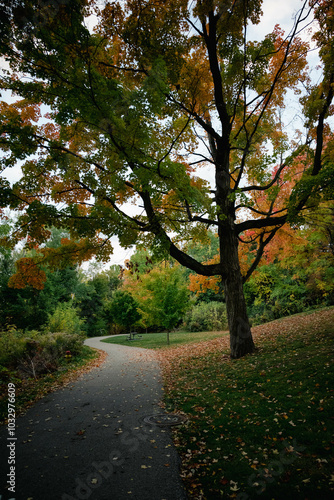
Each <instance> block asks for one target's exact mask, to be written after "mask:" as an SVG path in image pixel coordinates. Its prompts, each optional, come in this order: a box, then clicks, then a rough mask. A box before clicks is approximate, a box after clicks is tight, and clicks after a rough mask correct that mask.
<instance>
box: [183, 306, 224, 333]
mask: <svg viewBox="0 0 334 500" xmlns="http://www.w3.org/2000/svg"><path fill="white" fill-rule="evenodd" d="M185 327H186V328H187V330H190V331H191V332H205V331H209V332H212V331H215V330H218V331H220V330H227V328H228V325H227V314H226V305H225V304H224V303H222V302H202V303H201V304H197V305H195V306H194V307H193V308H192V309H191V310H190V311H189V312H188V313H187V314H186V316H185Z"/></svg>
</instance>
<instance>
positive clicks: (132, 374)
mask: <svg viewBox="0 0 334 500" xmlns="http://www.w3.org/2000/svg"><path fill="white" fill-rule="evenodd" d="M101 338H103V337H97V338H94V339H88V340H87V341H86V343H87V344H88V345H90V346H92V347H97V348H99V349H103V350H105V351H106V352H107V353H108V356H107V358H106V361H105V362H104V363H103V364H102V365H101V366H100V367H99V368H94V369H93V370H92V371H90V372H89V373H86V374H85V375H83V376H81V377H80V378H79V379H77V380H76V381H75V382H73V383H70V384H69V385H68V386H66V387H64V388H62V389H59V390H57V391H56V392H54V393H51V394H49V395H47V396H46V397H44V398H43V399H41V400H40V401H38V402H37V403H36V404H35V405H34V406H33V407H32V408H30V409H29V410H28V411H27V413H26V414H25V415H24V416H22V417H19V418H18V419H17V422H16V424H17V428H16V437H17V441H16V491H15V494H11V495H9V494H8V492H7V493H6V492H5V490H4V484H6V482H7V478H5V477H4V476H5V474H4V472H5V471H7V472H6V474H7V473H8V464H7V460H8V453H6V451H5V452H4V450H5V449H6V441H5V440H6V439H7V429H6V428H4V427H3V428H1V429H0V438H2V446H1V457H0V465H1V471H2V472H1V484H0V500H7V499H12V498H13V499H15V500H28V499H29V500H125V499H126V500H185V499H186V495H185V493H184V490H183V487H182V485H181V481H180V479H179V458H178V455H177V453H176V450H175V448H174V447H173V444H172V440H171V434H170V430H169V429H163V428H159V427H156V426H151V425H148V424H145V423H144V422H143V420H142V419H143V418H144V417H145V416H147V415H152V414H156V413H162V410H161V408H159V407H158V405H157V404H158V402H159V401H160V400H161V398H162V384H161V378H160V368H159V364H158V362H157V360H156V358H155V355H154V352H153V351H149V350H145V349H140V348H135V347H124V346H118V345H114V344H106V343H104V342H100V339H101ZM4 444H5V446H3V445H4ZM7 450H8V448H7ZM1 495H3V496H2V498H1Z"/></svg>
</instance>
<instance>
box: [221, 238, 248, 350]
mask: <svg viewBox="0 0 334 500" xmlns="http://www.w3.org/2000/svg"><path fill="white" fill-rule="evenodd" d="M228 236H230V237H228ZM222 246H223V248H222V249H221V259H222V261H221V262H222V264H223V268H224V276H225V278H223V284H224V292H225V300H226V310H227V319H228V326H229V331H230V349H231V358H232V359H237V358H241V357H242V356H245V355H246V354H249V353H251V352H253V351H254V350H255V345H254V342H253V337H252V333H251V328H250V324H249V319H248V314H247V308H246V301H245V296H244V291H243V279H242V275H241V271H240V266H239V259H238V241H237V238H236V237H235V235H233V234H230V235H227V234H226V233H225V238H224V242H223V244H222Z"/></svg>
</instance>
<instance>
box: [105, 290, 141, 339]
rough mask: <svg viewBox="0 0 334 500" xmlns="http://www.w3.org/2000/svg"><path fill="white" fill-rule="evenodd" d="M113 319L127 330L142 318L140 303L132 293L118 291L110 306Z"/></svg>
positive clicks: (109, 311) (109, 309) (109, 310)
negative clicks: (139, 309)
mask: <svg viewBox="0 0 334 500" xmlns="http://www.w3.org/2000/svg"><path fill="white" fill-rule="evenodd" d="M108 313H109V315H110V318H111V320H112V321H113V322H114V323H117V324H118V325H120V326H123V327H124V328H126V329H127V330H130V329H131V327H133V326H134V324H135V323H136V322H137V321H139V320H140V317H141V314H140V312H139V311H138V303H137V302H136V301H135V299H134V298H133V297H132V295H131V294H130V293H127V292H122V291H116V292H115V294H114V296H113V299H112V301H111V303H110V304H109V307H108Z"/></svg>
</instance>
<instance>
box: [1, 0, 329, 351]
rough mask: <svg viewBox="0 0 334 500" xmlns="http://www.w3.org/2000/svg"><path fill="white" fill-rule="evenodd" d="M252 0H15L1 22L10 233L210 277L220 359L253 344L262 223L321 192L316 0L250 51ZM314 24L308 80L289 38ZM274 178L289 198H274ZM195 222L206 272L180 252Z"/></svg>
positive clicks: (325, 130)
mask: <svg viewBox="0 0 334 500" xmlns="http://www.w3.org/2000/svg"><path fill="white" fill-rule="evenodd" d="M261 3H262V2H261V0H224V1H218V0H197V1H195V0H194V1H192V2H188V1H186V0H128V1H120V2H117V1H115V2H108V3H107V4H106V5H105V7H104V8H103V9H102V10H100V9H99V8H98V5H99V4H100V2H97V1H96V2H94V0H91V1H88V0H71V1H69V0H52V1H50V0H47V1H44V0H37V1H36V0H34V1H32V0H15V1H13V2H12V8H8V9H7V10H6V11H5V13H6V16H5V17H4V20H3V21H2V24H1V29H2V31H3V36H1V50H2V53H3V55H4V56H5V57H6V59H7V61H8V63H9V65H10V69H9V70H8V71H7V72H6V71H5V72H4V73H3V75H2V87H3V89H8V90H12V91H13V92H14V93H15V94H16V95H17V96H19V97H20V99H19V100H18V101H17V102H15V103H13V104H6V103H5V102H3V103H1V126H0V144H1V146H2V149H3V151H4V156H3V158H2V165H3V167H4V168H10V167H12V166H14V165H16V164H17V162H18V161H19V160H21V161H22V172H23V175H22V178H21V179H20V180H19V181H18V182H16V183H14V185H13V186H10V185H9V183H8V182H6V181H5V180H3V179H2V181H1V182H2V190H1V203H2V204H3V205H6V206H9V207H11V208H12V209H18V210H20V211H22V212H21V215H20V218H19V227H18V229H17V231H16V233H15V234H14V235H13V237H14V236H16V237H18V238H22V237H24V236H25V235H27V234H29V236H30V239H33V240H35V241H36V243H37V244H39V245H42V244H43V241H44V239H45V238H47V231H46V230H45V226H46V225H48V226H50V225H51V224H52V225H54V226H63V227H66V229H67V230H68V231H70V232H71V235H72V237H73V242H67V245H65V246H64V252H65V253H66V254H67V256H68V255H69V253H71V252H72V253H74V254H75V255H76V258H77V259H78V260H80V259H81V258H82V257H83V256H84V255H86V254H87V252H91V254H93V253H94V252H96V253H99V254H100V256H102V258H103V257H104V258H107V256H108V254H109V253H110V251H111V250H112V249H111V245H110V238H111V237H112V236H114V235H117V236H118V238H119V240H120V243H121V244H122V245H124V246H130V245H132V244H134V243H137V242H140V241H144V242H146V244H148V245H151V246H152V247H153V248H154V249H155V250H158V251H160V252H165V253H168V254H170V255H171V256H172V257H173V258H175V259H176V260H177V261H178V262H179V263H181V264H182V265H183V266H186V267H188V268H189V269H191V270H193V271H195V272H196V273H198V274H202V275H204V276H216V275H219V276H220V277H221V279H222V283H223V286H224V292H225V297H226V304H227V311H228V322H229V329H230V338H231V356H232V357H233V358H237V357H241V356H243V355H245V354H246V353H249V352H252V350H253V349H254V343H253V339H252V335H251V331H250V327H249V322H248V317H247V312H246V305H245V300H244V294H243V283H244V281H245V280H246V279H248V277H249V276H250V275H251V273H252V272H253V270H254V269H255V268H256V265H257V263H258V262H259V260H260V258H261V255H262V253H263V251H264V249H265V247H266V245H267V244H268V243H269V242H270V241H271V240H272V238H273V237H274V235H275V233H276V232H277V230H278V228H280V227H282V226H283V225H284V224H285V223H286V222H287V221H289V220H290V221H291V220H297V217H298V214H300V213H302V211H303V209H304V207H305V206H307V205H308V206H310V204H311V203H317V195H318V194H319V192H320V191H321V189H322V190H323V191H324V190H325V191H326V188H327V187H328V186H327V184H328V182H330V179H331V168H332V160H333V138H332V133H331V130H330V128H329V126H328V124H327V125H326V119H327V117H328V115H329V114H330V111H331V103H332V98H333V74H334V71H333V62H332V61H333V8H332V2H331V1H330V0H319V1H314V0H311V1H310V4H309V3H308V2H307V1H305V2H301V10H300V11H299V12H298V13H297V14H296V17H295V21H294V24H293V26H292V29H291V31H290V32H289V34H288V35H285V34H284V33H283V31H282V30H281V29H280V28H279V27H276V28H275V29H274V31H273V32H272V33H270V34H268V35H267V36H266V37H265V38H264V39H263V40H262V41H254V40H252V39H251V38H250V37H249V30H250V28H251V26H252V25H255V24H257V23H259V22H260V20H261ZM95 4H96V5H95ZM92 9H95V10H94V15H95V18H94V19H95V20H96V23H95V28H94V30H93V31H92V30H89V29H88V28H87V26H86V19H87V16H88V15H89V13H90V12H92ZM314 19H317V20H318V21H319V24H318V25H315V29H314V38H313V40H314V41H313V43H315V44H317V46H318V49H319V55H320V59H321V64H322V78H321V81H320V83H317V84H313V85H311V82H310V81H308V79H307V73H308V70H307V66H306V57H307V51H308V45H307V43H306V42H305V41H304V42H303V40H302V28H303V27H304V26H305V25H306V24H307V23H309V22H312V20H314ZM288 90H289V91H292V92H293V91H295V92H300V91H303V90H305V95H304V96H303V97H304V99H303V106H304V108H303V109H304V114H305V120H306V127H307V133H306V136H305V140H304V141H303V139H302V136H301V137H300V140H299V142H298V143H295V149H294V150H293V149H292V148H291V142H290V141H289V140H288V137H287V135H286V133H284V129H283V126H282V120H281V111H282V108H283V107H284V102H285V101H284V96H285V94H286V92H287V91H288ZM41 114H43V115H44V118H43V119H41ZM297 157H298V158H299V159H300V158H302V159H303V161H302V172H299V173H298V174H297V173H296V168H295V160H296V158H297ZM298 161H299V160H298ZM203 165H205V166H206V167H207V169H206V171H208V172H209V175H210V178H211V181H212V182H211V184H209V183H208V182H207V181H206V180H205V178H204V179H202V178H201V177H200V176H199V172H200V171H198V168H197V167H200V166H203ZM287 180H288V181H289V182H291V181H292V182H294V188H293V190H292V194H291V196H290V197H289V198H288V199H287V200H286V202H284V204H282V198H281V196H280V193H281V190H282V189H284V184H285V182H287ZM264 195H265V196H266V200H270V203H269V206H268V204H267V205H266V206H267V208H266V209H265V210H263V208H262V206H263V205H262V204H261V199H262V197H263V196H264ZM209 227H211V228H213V229H214V230H215V231H216V232H217V233H218V238H219V255H220V259H219V262H218V263H216V264H205V263H203V262H199V261H197V260H196V259H195V258H193V257H192V256H191V254H189V253H187V251H186V246H185V242H186V241H187V240H189V239H196V238H197V239H205V235H206V232H207V229H208V228H209ZM250 230H253V231H254V234H255V236H254V238H253V240H254V239H255V243H256V245H257V250H256V253H255V256H254V259H253V262H252V263H251V264H250V266H249V269H248V270H246V271H244V272H243V273H242V272H241V269H240V265H239V255H238V247H239V246H240V245H242V244H246V241H245V240H247V238H245V237H244V236H245V234H248V233H249V231H250ZM247 232H248V233H247ZM80 238H81V241H80V243H75V241H77V240H78V239H80ZM252 244H253V245H254V241H252ZM44 254H45V255H44V256H45V258H48V259H51V258H52V256H51V254H50V252H48V253H44ZM57 258H59V253H58V254H57Z"/></svg>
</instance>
